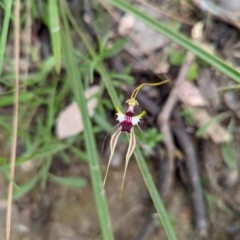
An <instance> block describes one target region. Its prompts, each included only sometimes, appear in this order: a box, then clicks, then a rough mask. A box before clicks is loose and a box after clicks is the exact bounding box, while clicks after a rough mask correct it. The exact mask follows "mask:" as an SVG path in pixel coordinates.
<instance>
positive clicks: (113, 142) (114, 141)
mask: <svg viewBox="0 0 240 240" xmlns="http://www.w3.org/2000/svg"><path fill="white" fill-rule="evenodd" d="M121 130H122V127H120V128H118V130H117V131H116V132H115V133H114V134H113V135H112V137H111V140H110V157H109V160H108V165H107V171H106V174H105V177H104V181H103V186H102V188H104V186H105V183H106V179H107V174H108V169H109V166H110V163H111V160H112V157H113V154H114V151H115V147H116V144H117V140H118V137H119V136H120V133H121Z"/></svg>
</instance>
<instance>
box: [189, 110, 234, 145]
mask: <svg viewBox="0 0 240 240" xmlns="http://www.w3.org/2000/svg"><path fill="white" fill-rule="evenodd" d="M190 111H191V112H192V117H193V119H194V122H195V124H196V125H197V126H198V127H199V128H200V127H202V126H204V124H206V123H207V122H209V121H210V120H211V119H212V117H211V116H210V115H209V114H208V112H207V111H206V110H205V109H201V108H191V110H190ZM203 136H204V137H210V138H211V139H212V141H213V142H215V143H223V142H229V141H230V140H231V135H230V134H229V133H228V132H227V131H226V130H225V129H224V128H223V127H222V126H221V125H220V124H219V123H218V122H213V123H212V124H211V125H209V126H208V128H206V129H205V132H204V134H203Z"/></svg>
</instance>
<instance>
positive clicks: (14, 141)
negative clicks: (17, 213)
mask: <svg viewBox="0 0 240 240" xmlns="http://www.w3.org/2000/svg"><path fill="white" fill-rule="evenodd" d="M15 4H16V5H15V12H14V28H15V42H14V55H15V93H14V102H15V104H14V120H13V137H12V149H11V172H10V174H11V179H12V180H14V173H15V162H16V150H17V133H18V99H19V56H20V0H16V3H15ZM12 198H13V183H12V181H9V187H8V206H7V218H6V240H10V233H11V217H12Z"/></svg>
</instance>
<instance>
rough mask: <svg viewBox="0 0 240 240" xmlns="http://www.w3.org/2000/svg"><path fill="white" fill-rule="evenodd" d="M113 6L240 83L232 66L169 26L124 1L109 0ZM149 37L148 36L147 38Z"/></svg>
mask: <svg viewBox="0 0 240 240" xmlns="http://www.w3.org/2000/svg"><path fill="white" fill-rule="evenodd" d="M108 2H110V3H111V4H113V5H115V6H116V7H118V8H120V9H121V10H123V11H125V12H127V13H129V14H132V15H134V16H135V17H136V18H138V19H139V20H140V21H142V22H144V23H145V24H147V25H148V26H149V27H150V28H152V29H154V30H156V31H157V32H159V33H161V34H163V35H164V36H166V37H168V38H169V39H170V40H172V41H174V42H176V43H178V44H179V45H181V46H182V47H184V48H185V49H187V50H189V51H190V52H192V53H193V54H195V55H196V56H197V57H199V58H200V59H202V60H203V61H205V62H207V63H209V64H210V65H211V66H213V67H215V68H216V69H218V70H219V71H220V72H222V73H224V74H226V75H227V76H228V77H230V78H232V79H233V80H235V81H236V82H240V72H239V70H237V69H236V68H234V67H233V66H231V65H230V64H229V63H227V62H226V61H224V60H222V59H220V58H219V57H217V56H216V55H213V54H211V53H208V52H206V51H205V50H203V49H202V48H201V47H199V46H198V45H196V44H195V43H193V42H192V41H191V40H190V39H189V38H187V37H186V36H184V35H183V34H181V33H179V32H177V31H175V30H173V29H170V28H168V27H167V26H165V25H163V24H162V23H160V22H159V21H158V20H155V19H153V18H151V17H150V16H148V15H147V14H146V13H143V12H140V11H139V10H137V8H136V7H134V6H132V5H130V4H128V3H126V2H125V1H122V0H108ZM146 37H147V36H146Z"/></svg>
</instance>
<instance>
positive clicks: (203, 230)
mask: <svg viewBox="0 0 240 240" xmlns="http://www.w3.org/2000/svg"><path fill="white" fill-rule="evenodd" d="M174 120H175V121H174V124H173V131H174V133H175V136H176V138H177V142H178V144H179V146H180V147H181V149H182V151H183V152H184V155H185V161H186V167H187V172H188V177H189V186H190V191H191V197H192V205H193V212H194V222H195V226H196V229H197V231H199V233H200V235H201V236H206V235H207V230H208V222H207V219H206V207H205V203H204V197H203V190H202V186H201V184H200V176H199V171H198V160H197V154H196V150H195V147H194V145H193V142H192V140H191V139H190V137H189V135H188V134H187V133H186V131H185V126H184V123H183V120H182V119H181V117H180V115H179V113H178V112H177V111H175V112H174Z"/></svg>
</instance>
